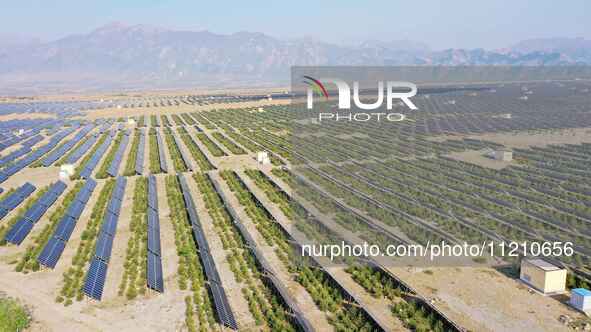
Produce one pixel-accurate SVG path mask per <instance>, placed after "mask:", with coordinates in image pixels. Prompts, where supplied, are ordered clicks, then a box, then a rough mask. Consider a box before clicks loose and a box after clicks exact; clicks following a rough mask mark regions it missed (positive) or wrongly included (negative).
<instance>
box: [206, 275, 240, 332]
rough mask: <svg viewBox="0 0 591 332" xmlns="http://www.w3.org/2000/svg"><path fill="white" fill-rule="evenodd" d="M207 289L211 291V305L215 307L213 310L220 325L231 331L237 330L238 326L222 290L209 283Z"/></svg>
mask: <svg viewBox="0 0 591 332" xmlns="http://www.w3.org/2000/svg"><path fill="white" fill-rule="evenodd" d="M209 288H210V289H211V294H212V296H213V304H214V306H215V310H216V312H217V314H218V318H219V319H220V322H221V323H222V325H224V326H227V327H229V328H231V329H233V330H237V329H238V325H237V324H236V319H235V318H234V314H233V313H232V310H231V309H230V304H229V303H228V296H227V295H226V292H225V291H224V289H223V288H222V287H221V286H220V285H219V284H217V283H215V282H210V283H209Z"/></svg>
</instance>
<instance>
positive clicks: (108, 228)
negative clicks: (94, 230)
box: [101, 211, 118, 236]
mask: <svg viewBox="0 0 591 332" xmlns="http://www.w3.org/2000/svg"><path fill="white" fill-rule="evenodd" d="M117 219H118V216H117V215H114V214H113V213H111V212H109V211H107V212H106V213H105V219H104V220H103V225H102V228H101V232H103V233H107V234H109V235H111V236H115V232H116V231H117Z"/></svg>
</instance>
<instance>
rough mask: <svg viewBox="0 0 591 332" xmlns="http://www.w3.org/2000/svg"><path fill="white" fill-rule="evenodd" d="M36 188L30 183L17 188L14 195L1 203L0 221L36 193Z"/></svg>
mask: <svg viewBox="0 0 591 332" xmlns="http://www.w3.org/2000/svg"><path fill="white" fill-rule="evenodd" d="M35 189H36V188H35V186H34V185H32V184H30V183H29V182H27V183H25V184H23V185H22V186H20V187H19V188H17V189H16V190H15V191H14V192H13V193H12V194H10V195H8V197H6V198H4V199H3V200H2V201H0V219H2V218H4V217H5V216H6V215H7V214H8V213H10V211H12V210H14V209H15V208H16V207H17V206H19V204H21V203H22V202H23V201H24V200H25V199H26V198H27V197H29V195H31V194H32V193H33V191H35Z"/></svg>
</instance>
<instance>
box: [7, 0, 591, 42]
mask: <svg viewBox="0 0 591 332" xmlns="http://www.w3.org/2000/svg"><path fill="white" fill-rule="evenodd" d="M590 18H591V1H589V0H569V1H556V0H554V1H553V0H530V1H525V0H521V1H520V0H513V1H509V0H485V1H479V0H471V1H468V0H457V1H456V0H447V1H446V0H441V1H430V0H422V1H400V0H399V1H397V0H389V1H388V0H384V1H360V0H356V1H351V0H341V1H337V0H315V1H308V0H299V1H292V2H289V1H268V2H267V3H262V2H260V1H198V0H141V1H140V0H49V1H48V0H36V1H33V0H3V1H2V10H1V11H0V34H4V35H25V36H35V37H40V38H42V39H44V40H51V39H57V38H60V37H63V36H65V35H68V34H72V33H87V32H90V31H91V30H93V29H95V28H97V27H99V26H102V25H105V24H108V23H110V22H113V21H120V22H125V23H130V24H150V25H156V26H162V27H167V28H174V29H189V30H209V31H212V32H216V33H224V34H226V33H233V32H237V31H253V32H255V31H256V32H263V33H266V34H269V35H272V36H275V37H281V38H297V37H304V36H306V37H313V38H315V39H319V40H324V41H329V42H336V43H356V42H361V41H364V40H368V39H377V40H384V41H388V40H401V39H408V40H413V41H419V42H424V43H426V44H428V45H429V46H431V47H432V48H435V49H442V48H457V47H463V48H475V47H483V48H488V49H490V48H500V47H505V46H508V45H511V44H512V43H514V42H516V41H519V40H523V39H530V38H546V37H585V38H587V39H591V20H590Z"/></svg>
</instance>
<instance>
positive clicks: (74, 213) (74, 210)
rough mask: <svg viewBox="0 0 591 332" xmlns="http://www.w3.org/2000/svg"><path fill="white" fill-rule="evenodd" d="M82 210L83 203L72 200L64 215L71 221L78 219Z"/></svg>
mask: <svg viewBox="0 0 591 332" xmlns="http://www.w3.org/2000/svg"><path fill="white" fill-rule="evenodd" d="M83 210H84V203H82V202H80V201H78V200H74V201H72V203H71V204H70V206H69V207H68V211H66V215H68V216H70V217H72V218H73V219H78V218H79V217H80V215H81V214H82V211H83Z"/></svg>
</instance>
